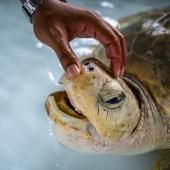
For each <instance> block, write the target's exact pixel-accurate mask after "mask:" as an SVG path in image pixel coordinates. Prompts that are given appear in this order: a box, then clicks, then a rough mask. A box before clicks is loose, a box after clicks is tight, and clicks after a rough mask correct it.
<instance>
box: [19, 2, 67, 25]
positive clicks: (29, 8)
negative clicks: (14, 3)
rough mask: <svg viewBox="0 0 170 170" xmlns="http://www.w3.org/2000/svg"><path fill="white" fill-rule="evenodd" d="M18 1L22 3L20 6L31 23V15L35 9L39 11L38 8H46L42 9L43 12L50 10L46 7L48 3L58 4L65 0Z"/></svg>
mask: <svg viewBox="0 0 170 170" xmlns="http://www.w3.org/2000/svg"><path fill="white" fill-rule="evenodd" d="M20 2H21V3H22V4H23V5H22V8H23V11H24V13H25V14H26V16H27V17H28V18H29V19H30V22H31V23H32V18H33V15H34V14H35V13H36V11H39V9H40V8H42V9H43V8H44V9H46V7H47V10H43V12H45V13H46V12H50V9H48V6H49V5H48V4H53V3H54V4H58V3H59V4H60V3H64V2H65V3H66V2H67V1H66V0H20Z"/></svg>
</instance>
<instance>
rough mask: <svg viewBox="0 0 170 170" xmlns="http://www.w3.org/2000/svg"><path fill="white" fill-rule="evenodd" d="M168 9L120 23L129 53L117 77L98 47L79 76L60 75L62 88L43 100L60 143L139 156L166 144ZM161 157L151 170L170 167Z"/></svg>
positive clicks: (169, 139)
mask: <svg viewBox="0 0 170 170" xmlns="http://www.w3.org/2000/svg"><path fill="white" fill-rule="evenodd" d="M168 11H170V8H167V9H163V10H154V11H150V12H145V13H140V14H137V15H134V16H131V17H127V18H124V19H121V20H120V21H119V22H120V29H121V31H122V32H123V34H124V35H125V37H126V40H127V46H128V52H129V56H128V63H127V67H126V70H125V76H124V77H122V78H121V79H117V80H115V79H113V78H112V76H111V75H110V74H109V71H110V70H109V66H110V62H109V60H108V59H107V57H106V56H105V52H104V49H103V48H102V47H97V48H96V49H95V50H94V52H93V55H92V56H93V59H92V58H89V59H86V60H84V61H83V66H82V68H83V71H82V73H81V74H80V76H78V77H77V78H75V79H69V78H68V77H67V76H66V75H65V76H63V78H62V80H61V81H62V83H63V85H64V88H65V90H66V92H64V91H63V92H56V93H53V94H51V95H50V96H49V97H48V99H47V102H46V109H47V112H48V114H49V117H50V118H51V119H52V120H53V122H54V131H55V133H56V135H57V137H58V140H59V141H60V142H61V143H63V144H65V145H66V146H67V147H69V148H72V149H75V150H79V151H85V152H95V153H118V154H138V153H144V152H148V151H151V150H155V149H168V148H170V79H169V75H170V68H169V67H170V13H168ZM94 58H96V59H97V60H95V59H94ZM99 61H100V62H99ZM161 155H162V156H160V158H158V160H157V161H156V162H155V164H154V165H153V170H158V169H161V170H169V169H170V151H169V150H166V151H165V152H164V153H162V154H161Z"/></svg>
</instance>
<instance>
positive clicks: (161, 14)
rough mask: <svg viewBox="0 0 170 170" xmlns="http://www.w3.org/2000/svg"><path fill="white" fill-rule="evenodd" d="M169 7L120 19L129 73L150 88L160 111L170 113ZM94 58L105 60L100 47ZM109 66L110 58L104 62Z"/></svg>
mask: <svg viewBox="0 0 170 170" xmlns="http://www.w3.org/2000/svg"><path fill="white" fill-rule="evenodd" d="M168 11H170V7H169V8H166V9H161V10H153V11H148V12H143V13H139V14H137V15H133V16H130V17H126V18H123V19H121V20H119V22H120V29H121V32H122V33H123V34H124V36H125V38H126V42H127V48H128V62H127V66H126V69H125V72H126V73H129V74H131V75H133V76H135V77H136V78H137V79H138V80H140V81H141V82H142V83H143V85H144V86H145V87H146V88H147V89H148V91H149V92H150V94H151V96H152V97H153V99H154V100H155V103H156V104H157V106H158V109H159V111H160V112H162V113H163V114H165V115H168V116H170V12H169V13H168ZM93 55H94V57H96V58H98V59H100V60H106V59H105V58H106V57H103V56H104V55H105V53H104V50H103V49H102V48H98V49H97V50H96V51H95V52H94V54H93ZM103 62H104V63H105V64H106V65H109V64H108V61H103Z"/></svg>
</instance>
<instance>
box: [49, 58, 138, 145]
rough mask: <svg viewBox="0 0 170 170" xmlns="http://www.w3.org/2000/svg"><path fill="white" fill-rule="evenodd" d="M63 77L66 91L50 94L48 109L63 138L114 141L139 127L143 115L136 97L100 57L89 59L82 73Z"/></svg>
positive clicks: (93, 141) (94, 141)
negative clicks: (104, 67) (109, 70)
mask: <svg viewBox="0 0 170 170" xmlns="http://www.w3.org/2000/svg"><path fill="white" fill-rule="evenodd" d="M61 81H62V83H63V86H64V88H65V91H60V92H55V93H53V94H51V95H50V96H49V97H48V99H47V102H46V110H47V112H48V115H49V117H50V119H51V120H52V121H53V122H54V125H55V129H56V130H55V131H56V133H59V132H58V131H59V129H60V130H62V138H63V136H72V138H77V139H78V140H77V142H78V141H79V142H80V140H86V141H88V142H92V143H96V142H99V141H100V142H109V143H112V142H115V141H120V140H123V139H124V138H125V137H127V136H129V135H130V134H131V133H132V132H133V130H134V129H135V128H136V126H137V124H138V122H139V119H140V111H139V106H138V102H137V100H136V97H135V96H134V95H133V93H132V92H131V90H130V89H129V87H128V86H127V85H126V83H124V81H122V80H121V79H114V78H113V77H112V76H111V75H110V74H108V73H107V72H106V70H105V69H103V68H102V67H101V65H100V64H99V63H98V62H97V61H94V60H92V59H89V60H88V61H87V60H86V62H84V63H83V65H82V73H81V74H80V75H79V76H77V77H76V78H74V79H69V78H68V77H67V76H66V75H64V76H63V77H62V79H61ZM56 135H57V136H58V134H56ZM59 138H61V135H60V136H58V139H59ZM59 140H60V141H61V142H62V143H65V142H63V140H62V139H59ZM74 142H75V141H74ZM69 145H70V144H69Z"/></svg>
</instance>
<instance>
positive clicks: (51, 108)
mask: <svg viewBox="0 0 170 170" xmlns="http://www.w3.org/2000/svg"><path fill="white" fill-rule="evenodd" d="M45 108H46V111H47V114H48V116H49V118H50V119H51V120H52V122H53V124H54V126H55V128H58V129H63V130H64V133H65V134H63V135H65V136H68V135H70V134H72V135H73V136H77V137H79V138H82V139H85V140H87V139H89V138H90V137H91V134H90V133H89V131H88V126H89V124H90V122H89V121H88V119H87V118H86V117H85V116H83V115H82V114H81V113H79V112H77V111H76V110H75V109H74V107H73V106H72V105H71V103H70V101H69V99H68V96H67V93H66V92H65V91H58V92H54V93H52V94H50V95H49V96H48V98H47V100H46V103H45ZM56 135H57V134H56Z"/></svg>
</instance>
